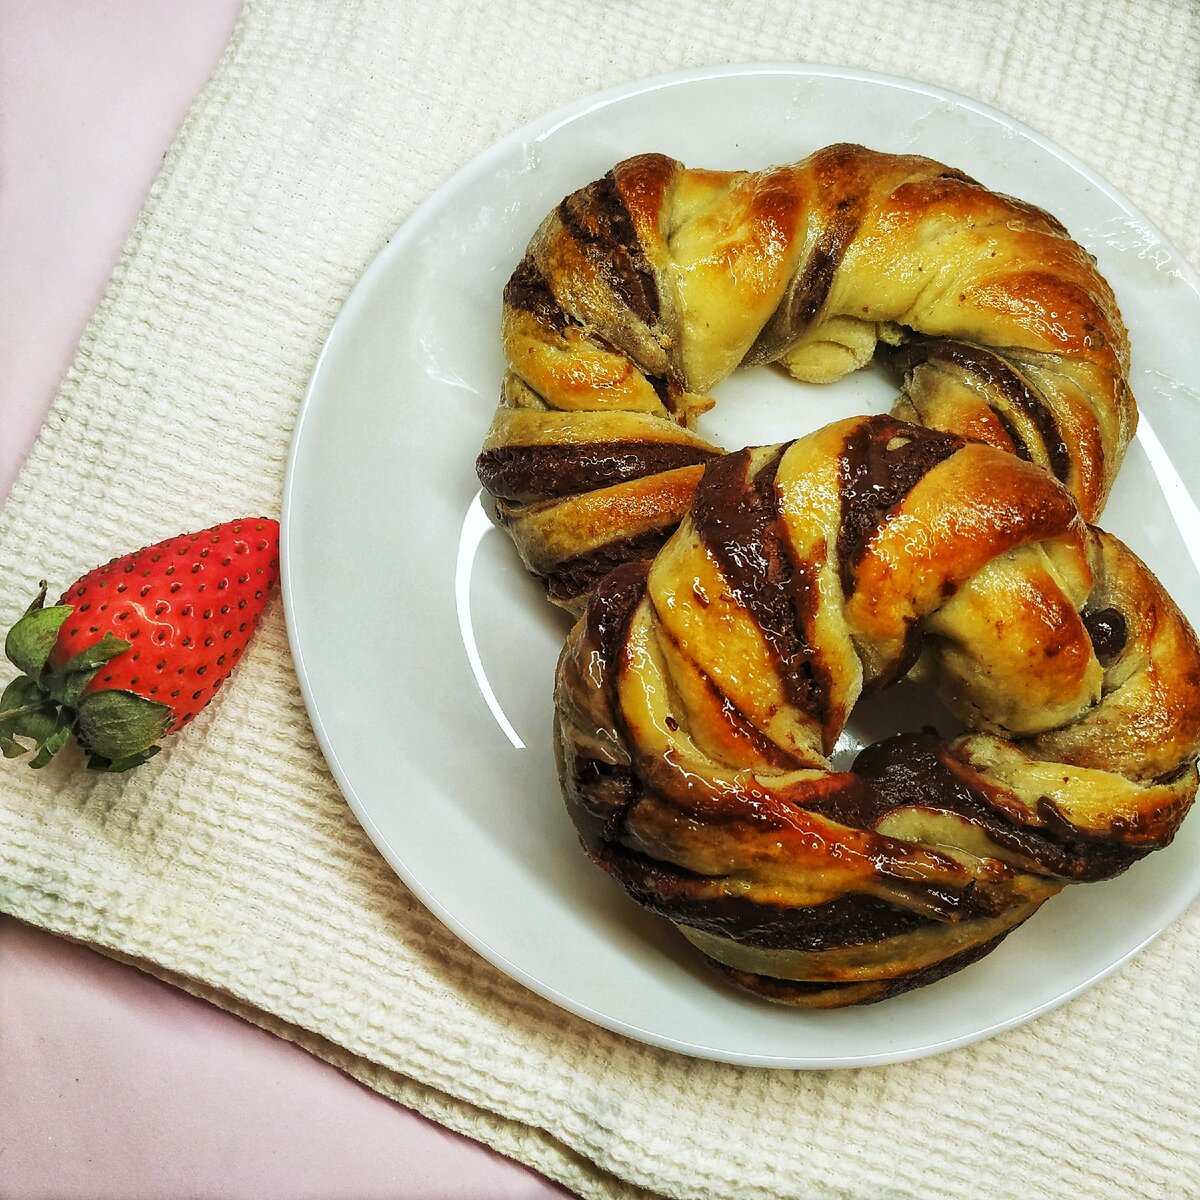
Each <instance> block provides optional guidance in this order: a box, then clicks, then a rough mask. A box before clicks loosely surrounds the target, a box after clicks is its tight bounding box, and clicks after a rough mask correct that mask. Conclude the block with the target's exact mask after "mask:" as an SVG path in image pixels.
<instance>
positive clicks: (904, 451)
mask: <svg viewBox="0 0 1200 1200" xmlns="http://www.w3.org/2000/svg"><path fill="white" fill-rule="evenodd" d="M897 439H903V441H902V442H900V444H898V445H896V446H894V447H893V448H891V449H889V448H888V447H889V443H890V442H892V441H894V440H897ZM965 445H966V441H965V439H963V438H960V437H957V436H956V435H954V434H951V433H941V432H940V431H938V430H935V429H926V428H925V427H924V426H923V425H910V424H908V423H906V422H903V421H895V420H892V419H891V418H890V417H872V418H871V419H870V420H869V421H864V422H863V423H862V424H861V425H859V426H857V427H856V428H855V429H854V431H853V432H852V433H851V434H850V436H849V437H848V438H847V439H846V444H845V446H844V447H843V448H842V458H841V462H840V464H839V469H838V482H839V484H840V486H841V491H842V523H841V527H840V528H839V530H838V540H837V553H838V569H839V572H840V574H841V579H842V590H843V591H844V592H845V594H846V596H847V598H848V597H850V596H852V595H853V594H854V589H855V587H856V586H857V581H856V574H857V568H858V564H859V563H860V562H861V561H862V556H863V554H864V552H865V551H866V547H867V543H868V541H870V539H871V538H872V537H873V536H874V534H875V532H876V531H877V530H878V529H879V528H880V527H881V526H882V525H883V524H884V522H885V521H886V520H887V519H888V516H889V515H890V513H891V511H892V510H893V509H894V508H895V507H896V506H897V505H898V504H899V503H900V502H901V501H902V500H903V499H904V497H905V496H907V495H908V493H909V492H911V491H912V489H913V488H914V487H916V485H917V484H918V483H919V482H920V480H921V479H922V478H924V476H925V475H926V474H927V473H928V472H929V471H931V470H932V469H933V468H934V467H936V466H937V465H938V463H941V462H944V461H945V460H946V459H947V458H949V457H950V456H951V455H952V454H954V453H955V451H957V450H960V449H962V447H963V446H965Z"/></svg>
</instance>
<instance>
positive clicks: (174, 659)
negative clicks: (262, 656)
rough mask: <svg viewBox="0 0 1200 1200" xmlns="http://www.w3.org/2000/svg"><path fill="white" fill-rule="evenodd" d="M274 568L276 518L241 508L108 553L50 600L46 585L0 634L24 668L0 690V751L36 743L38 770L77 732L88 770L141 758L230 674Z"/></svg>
mask: <svg viewBox="0 0 1200 1200" xmlns="http://www.w3.org/2000/svg"><path fill="white" fill-rule="evenodd" d="M278 577H279V524H278V522H276V521H273V520H270V519H268V518H266V517H247V518H246V519H245V520H241V521H227V522H225V523H224V524H221V525H214V526H213V527H212V528H211V529H206V530H204V531H203V532H201V533H191V534H183V535H181V536H180V537H173V538H168V539H167V540H166V541H164V542H158V543H157V544H155V545H153V546H147V547H146V548H145V549H143V550H136V551H134V553H132V554H127V555H125V556H124V557H123V558H116V559H113V561H112V562H110V563H107V564H106V565H105V566H103V567H97V568H96V569H95V570H94V571H89V572H88V574H86V575H84V576H83V577H82V578H81V579H79V580H77V581H76V582H75V583H73V584H71V586H70V587H69V588H67V590H66V591H65V592H64V593H63V595H62V598H61V600H59V602H58V604H56V605H54V606H53V607H51V608H47V607H45V602H46V584H45V583H44V582H43V584H42V589H41V592H40V593H39V595H38V596H37V598H36V599H35V600H34V602H33V603H32V604H31V605H30V606H29V608H28V610H27V611H26V613H25V615H24V616H23V617H22V618H21V619H20V620H19V621H18V622H17V623H16V624H15V625H14V626H13V627H12V629H11V630H10V631H9V634H8V637H7V639H6V640H5V643H4V651H5V653H6V654H7V655H8V658H9V660H10V661H11V662H12V663H13V664H14V665H15V666H16V667H18V668H19V669H20V670H21V671H23V672H24V674H23V675H19V676H18V677H17V678H16V679H14V680H13V681H12V682H11V683H10V684H9V685H8V686H7V687H6V688H5V689H4V693H3V695H0V750H2V751H3V753H4V756H5V757H6V758H16V757H18V756H20V755H22V754H24V753H25V752H26V751H27V749H29V747H28V746H26V745H24V744H23V743H22V741H18V740H17V739H18V738H20V739H23V741H32V742H33V743H34V748H35V751H36V752H35V754H34V757H33V759H32V760H31V762H30V766H33V767H42V766H45V764H46V763H48V762H49V761H50V759H51V758H53V756H54V755H55V754H56V753H57V752H58V751H59V750H60V749H61V748H62V746H63V745H65V744H66V742H67V740H68V739H69V737H70V736H71V735H72V734H74V735H75V737H76V739H77V740H78V741H79V744H80V745H81V746H82V747H83V748H84V750H85V751H87V753H88V755H89V758H88V766H89V767H92V768H93V769H95V770H102V771H124V770H127V769H128V768H130V767H135V766H137V765H138V764H139V763H143V762H145V761H146V759H148V758H149V757H150V756H151V755H153V754H156V753H157V752H158V749H159V747H158V746H157V745H156V743H157V741H158V739H159V738H161V737H162V736H163V735H164V734H167V733H174V732H176V731H177V730H179V729H182V728H183V727H184V726H185V725H186V724H187V723H188V722H189V721H190V720H191V719H192V718H193V717H194V716H195V715H196V714H197V713H198V712H199V711H200V710H201V709H202V708H203V707H204V706H205V705H206V704H207V703H208V702H209V701H210V700H211V699H212V698H213V696H214V695H215V694H216V691H217V689H218V688H219V687H220V686H221V684H222V683H224V682H225V680H226V679H227V678H228V676H229V673H230V671H232V670H233V667H234V665H235V664H236V663H237V660H238V659H239V658H240V657H241V655H242V651H243V650H244V649H245V648H246V643H247V642H248V641H249V640H250V635H251V634H252V633H253V632H254V628H255V626H256V625H257V623H258V618H259V616H260V614H261V613H262V610H263V608H264V607H265V605H266V603H267V599H268V597H269V596H270V594H271V592H272V591H273V589H274V587H275V584H276V582H277V580H278Z"/></svg>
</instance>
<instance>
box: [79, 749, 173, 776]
mask: <svg viewBox="0 0 1200 1200" xmlns="http://www.w3.org/2000/svg"><path fill="white" fill-rule="evenodd" d="M161 749H162V747H161V746H150V747H149V748H148V749H146V750H141V751H139V752H138V753H137V754H127V755H126V756H125V757H124V758H118V759H111V758H105V757H104V756H103V755H100V754H93V755H92V756H91V758H89V759H88V763H87V765H88V770H89V771H105V772H107V773H109V774H116V773H117V772H118V771H128V770H130V769H132V768H133V767H140V766H141V765H142V763H144V762H145V761H146V760H147V759H151V758H153V757H154V756H155V755H156V754H157V753H158V752H159V750H161Z"/></svg>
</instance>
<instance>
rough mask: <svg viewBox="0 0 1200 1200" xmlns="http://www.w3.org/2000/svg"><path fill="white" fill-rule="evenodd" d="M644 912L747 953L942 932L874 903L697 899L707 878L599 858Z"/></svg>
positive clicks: (611, 853) (634, 859)
mask: <svg viewBox="0 0 1200 1200" xmlns="http://www.w3.org/2000/svg"><path fill="white" fill-rule="evenodd" d="M597 857H598V859H599V862H600V865H601V866H603V867H604V869H605V870H606V871H608V872H609V873H610V874H611V875H613V876H614V877H615V878H616V879H618V880H619V881H620V882H621V883H622V884H623V885H624V887H625V889H626V890H627V891H628V892H629V894H630V895H631V896H632V897H633V898H634V899H635V900H637V901H638V902H639V903H640V904H642V905H644V906H645V907H646V908H648V909H650V910H651V911H652V912H655V913H657V914H658V915H659V916H662V917H666V918H667V919H668V920H671V921H676V922H678V923H679V924H681V925H688V926H690V927H691V928H693V929H700V930H703V931H705V932H706V933H711V934H715V935H717V936H719V937H727V938H732V939H733V940H734V941H738V942H743V943H745V944H747V945H753V946H761V947H764V948H767V949H779V950H808V951H814V952H815V951H820V950H836V949H838V948H840V947H843V946H863V945H867V944H869V943H871V942H877V941H879V940H880V939H882V938H887V937H895V936H896V935H898V934H901V933H910V932H912V931H913V930H914V929H919V928H921V927H922V926H925V925H936V924H940V922H936V921H932V920H930V919H929V918H928V917H921V916H918V915H917V914H915V913H912V912H908V911H907V910H905V909H902V908H897V907H896V906H895V905H892V904H889V903H887V901H885V900H878V899H876V898H875V897H873V896H863V895H846V896H839V897H838V898H837V899H836V900H831V901H830V902H829V903H828V904H814V905H809V906H807V907H803V908H773V907H771V906H770V905H765V904H757V903H755V902H754V901H753V900H745V899H742V898H741V897H737V896H721V897H698V896H695V895H689V891H691V892H694V891H696V889H697V887H698V886H703V885H704V884H706V883H707V882H709V881H707V880H705V878H704V877H703V876H696V875H692V874H690V873H689V872H687V871H684V870H682V869H681V868H678V867H672V866H669V865H667V864H664V863H659V862H655V861H653V860H651V859H648V858H646V857H644V856H642V855H639V854H636V853H634V852H632V851H630V850H626V849H624V848H623V847H620V846H615V845H609V846H606V847H605V848H604V850H603V851H602V852H601V853H600V854H599V855H598V856H597Z"/></svg>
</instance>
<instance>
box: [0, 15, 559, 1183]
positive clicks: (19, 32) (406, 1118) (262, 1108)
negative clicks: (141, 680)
mask: <svg viewBox="0 0 1200 1200" xmlns="http://www.w3.org/2000/svg"><path fill="white" fill-rule="evenodd" d="M237 9H238V0H171V3H170V4H163V3H162V2H161V0H89V3H87V4H79V3H78V2H77V0H0V179H2V184H3V185H2V186H0V279H2V280H3V281H4V282H3V286H0V363H3V364H4V366H3V370H2V371H0V498H3V497H4V496H6V495H7V494H8V492H9V489H10V488H11V486H12V482H13V479H14V477H15V475H16V473H17V470H18V468H19V466H20V463H21V461H22V460H23V458H24V456H25V454H26V453H27V452H28V450H29V447H30V445H31V444H32V442H33V439H34V437H35V436H36V435H37V431H38V429H39V428H40V426H41V424H42V421H43V420H44V419H45V415H46V412H47V410H48V408H49V406H50V403H51V400H52V399H53V396H54V393H55V390H56V388H57V385H58V382H59V380H60V378H61V376H62V373H63V372H64V371H65V370H66V368H67V366H68V365H69V363H70V360H71V357H72V354H73V352H74V348H75V345H76V342H77V341H78V338H79V335H80V333H81V332H82V330H83V327H84V324H85V323H86V321H87V318H88V316H89V314H90V313H91V311H92V309H93V308H94V307H95V305H96V304H97V302H98V301H99V299H100V296H101V294H102V291H103V289H104V284H105V281H106V280H107V278H108V275H109V273H110V272H111V270H112V267H113V265H114V264H115V262H116V261H117V258H118V256H119V253H120V249H121V245H122V243H123V241H124V239H125V236H126V234H127V233H128V231H129V228H130V226H131V225H132V223H133V220H134V218H135V216H136V215H137V212H138V209H139V208H140V207H141V204H142V202H143V200H144V198H145V194H146V190H147V189H148V187H149V186H150V183H151V181H152V180H153V178H154V175H155V172H156V171H157V170H158V167H159V164H160V163H161V161H162V156H163V153H164V152H165V150H166V148H167V146H168V144H169V143H170V140H171V138H172V136H173V134H174V132H175V129H176V128H177V126H178V124H179V122H180V120H181V119H182V118H183V116H184V114H185V113H186V112H187V109H188V106H189V105H190V104H191V102H192V99H193V98H194V96H195V94H196V93H197V92H198V91H199V89H200V88H201V87H202V86H203V84H204V81H205V80H206V78H207V77H208V75H209V73H210V72H211V70H212V68H213V66H214V64H215V63H216V60H217V58H218V56H219V55H220V52H221V49H222V47H223V46H224V44H225V41H226V40H227V39H228V36H229V33H230V30H231V29H232V27H233V22H234V20H235V18H236V15H237ZM4 769H7V770H23V769H25V768H24V767H23V766H20V765H15V764H9V765H7V766H6V767H5V766H0V770H4ZM0 786H2V782H0ZM564 1195H566V1193H565V1192H563V1191H562V1189H560V1188H558V1187H557V1186H555V1185H553V1184H551V1183H549V1182H546V1181H544V1180H542V1179H540V1178H538V1177H536V1176H535V1175H533V1174H532V1173H531V1172H529V1171H528V1170H526V1169H525V1168H524V1167H521V1166H518V1165H516V1164H513V1163H511V1162H508V1161H507V1160H505V1159H501V1158H499V1157H498V1156H496V1155H494V1154H492V1153H490V1152H489V1151H487V1150H485V1149H484V1148H482V1147H480V1146H477V1145H475V1144H474V1143H472V1142H469V1141H467V1140H466V1139H464V1138H461V1137H459V1136H457V1135H456V1134H453V1133H450V1132H448V1131H446V1130H444V1129H441V1128H439V1127H438V1126H436V1125H433V1124H431V1123H430V1122H428V1121H425V1120H423V1119H422V1118H420V1117H418V1116H416V1115H415V1114H413V1113H410V1112H408V1111H406V1110H405V1109H402V1108H400V1107H398V1106H397V1105H394V1104H392V1103H390V1102H389V1101H387V1100H384V1099H382V1098H381V1097H380V1096H378V1095H376V1094H375V1093H373V1092H371V1091H369V1090H368V1089H366V1088H363V1087H361V1086H360V1085H358V1084H357V1083H355V1082H353V1081H352V1080H350V1079H348V1078H347V1077H346V1076H344V1075H342V1074H341V1073H340V1072H338V1071H336V1070H334V1069H333V1068H331V1067H328V1066H326V1065H325V1064H323V1063H320V1062H318V1061H317V1060H315V1059H313V1058H310V1057H309V1056H308V1055H307V1054H305V1053H304V1052H303V1051H301V1050H298V1049H296V1048H295V1047H294V1046H291V1045H289V1044H288V1043H286V1042H283V1041H280V1040H279V1039H277V1038H274V1037H272V1036H270V1035H269V1034H266V1033H263V1032H262V1031H260V1030H258V1029H255V1028H254V1027H252V1026H250V1025H247V1024H245V1023H244V1022H242V1021H240V1020H238V1019H237V1018H235V1017H231V1016H229V1015H228V1014H226V1013H223V1012H221V1011H219V1010H218V1009H215V1008H213V1007H211V1006H210V1005H207V1004H205V1003H203V1002H201V1001H199V1000H195V999H193V998H192V997H190V996H187V995H185V994H183V993H181V992H178V991H176V990H175V989H173V988H170V987H167V986H166V985H164V984H161V983H159V982H158V981H156V980H153V979H150V978H147V977H146V976H144V975H142V974H140V973H139V972H137V971H135V970H133V969H131V968H128V967H124V966H121V965H119V964H117V963H114V962H111V961H109V960H107V959H105V958H102V957H101V956H100V955H98V954H95V953H93V952H92V951H90V950H86V949H83V948H81V947H78V946H74V945H70V944H67V943H64V942H62V941H59V940H58V939H56V938H52V937H50V936H48V935H47V934H44V933H42V932H40V931H37V930H34V929H31V928H29V927H28V926H25V925H22V924H20V923H18V922H16V921H13V920H11V919H10V918H5V917H0V1196H2V1197H4V1200H33V1198H34V1197H46V1198H51V1197H53V1198H54V1200H68V1198H70V1197H86V1198H88V1200H100V1198H102V1197H110V1196H111V1197H126V1198H127V1197H134V1196H154V1197H156V1198H159V1200H171V1198H173V1197H185V1196H186V1197H253V1198H255V1200H260V1198H261V1200H272V1198H274V1197H279V1198H281V1200H282V1198H285V1197H286V1198H288V1200H293V1198H295V1200H299V1198H303V1197H309V1196H311V1197H321V1198H322V1200H338V1198H341V1197H345V1198H346V1200H349V1198H351V1197H353V1198H354V1200H367V1198H369V1197H374V1196H380V1197H383V1196H387V1197H389V1198H390V1200H418V1198H420V1200H436V1198H438V1197H447V1198H449V1197H456V1198H463V1200H466V1198H468V1197H479V1196H488V1197H496V1198H498V1200H535V1198H539V1197H552V1196H560V1197H561V1196H564Z"/></svg>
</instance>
